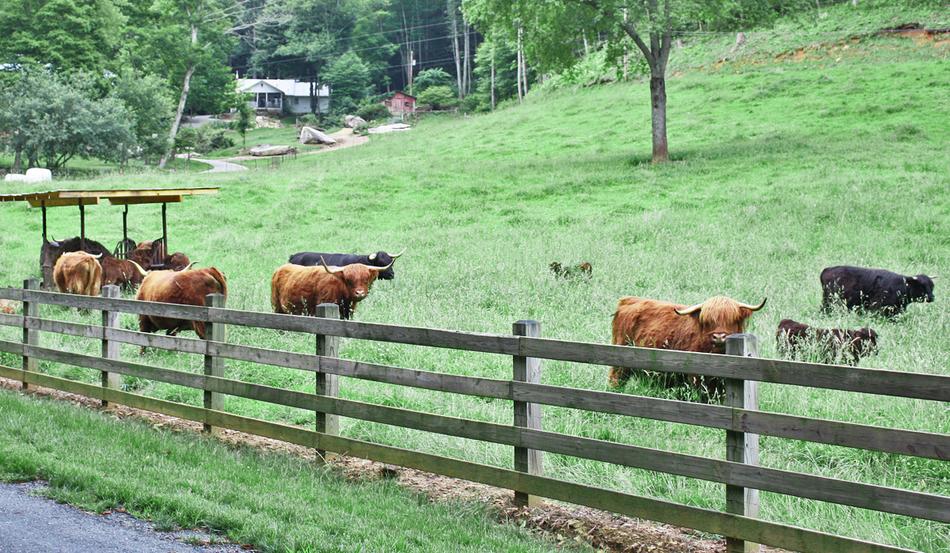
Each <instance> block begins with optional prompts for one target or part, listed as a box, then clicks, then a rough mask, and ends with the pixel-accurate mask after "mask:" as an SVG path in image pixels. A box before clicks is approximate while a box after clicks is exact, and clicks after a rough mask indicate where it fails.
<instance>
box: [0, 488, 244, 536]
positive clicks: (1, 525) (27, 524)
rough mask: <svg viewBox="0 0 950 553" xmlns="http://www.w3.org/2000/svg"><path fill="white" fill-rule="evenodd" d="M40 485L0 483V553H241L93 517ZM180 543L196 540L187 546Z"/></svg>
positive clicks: (121, 517) (128, 519)
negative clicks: (41, 493) (43, 492)
mask: <svg viewBox="0 0 950 553" xmlns="http://www.w3.org/2000/svg"><path fill="white" fill-rule="evenodd" d="M41 487H42V484H40V483H36V482H30V483H26V484H0V553H74V552H75V553H86V552H97V553H129V552H134V553H239V552H242V551H244V550H242V549H241V548H240V547H239V546H237V545H234V544H224V545H222V544H218V545H192V543H201V542H204V543H206V542H207V540H208V538H209V536H208V535H207V534H202V533H198V532H191V531H184V532H158V531H156V530H155V529H154V528H153V527H152V525H151V524H149V523H148V522H144V521H141V520H138V519H136V518H134V517H132V516H129V515H127V514H124V513H112V514H109V515H105V516H100V515H94V514H91V513H86V512H83V511H80V510H79V509H75V508H73V507H70V506H68V505H61V504H59V503H56V502H55V501H51V500H49V499H45V498H43V497H37V496H35V495H32V494H31V493H30V492H31V491H33V490H35V489H37V488H41ZM184 540H197V541H191V543H187V542H186V541H184Z"/></svg>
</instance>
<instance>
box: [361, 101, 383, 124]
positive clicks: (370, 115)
mask: <svg viewBox="0 0 950 553" xmlns="http://www.w3.org/2000/svg"><path fill="white" fill-rule="evenodd" d="M356 115H358V116H360V117H362V118H363V119H365V120H367V121H378V120H380V119H389V117H390V114H389V109H388V108H387V107H386V106H384V105H383V104H381V103H379V102H372V103H365V104H363V105H361V106H360V107H359V109H357V110H356Z"/></svg>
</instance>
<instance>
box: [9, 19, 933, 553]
mask: <svg viewBox="0 0 950 553" xmlns="http://www.w3.org/2000/svg"><path fill="white" fill-rule="evenodd" d="M839 57H840V58H841V59H840V60H839V59H838V58H839ZM770 60H771V61H769V62H768V63H764V62H763V63H741V62H739V63H726V64H723V65H721V66H710V67H707V68H706V69H705V70H703V71H697V72H690V73H686V74H684V75H680V76H677V77H675V78H672V79H671V80H670V82H669V96H670V113H669V119H670V144H671V152H672V156H673V159H674V161H673V162H672V163H669V164H665V165H661V166H656V165H652V164H650V163H649V151H650V147H649V106H648V103H647V98H648V84H647V83H644V82H634V83H628V84H618V85H611V86H604V87H598V88H587V89H577V90H562V91H559V92H554V93H550V94H545V95H536V96H532V97H531V99H530V101H529V102H528V103H526V104H525V105H524V106H520V107H515V108H511V109H507V110H504V111H501V112H497V113H494V114H491V115H485V116H477V117H471V118H467V119H464V120H459V119H449V118H446V119H429V120H427V121H425V122H424V123H423V124H421V125H420V126H419V127H418V128H417V129H414V130H413V131H411V132H409V133H402V134H399V135H390V136H374V137H373V139H372V141H371V142H370V143H369V144H368V145H366V146H362V147H359V148H351V149H348V150H342V151H338V152H333V153H331V154H328V155H320V156H301V157H299V158H298V159H297V161H296V162H293V163H288V164H285V165H284V166H283V167H282V168H281V169H280V170H279V171H268V170H260V171H249V172H247V173H241V174H230V175H200V176H199V175H193V176H191V175H189V176H185V175H179V176H173V177H161V178H157V177H155V178H149V179H147V180H146V179H137V178H135V177H126V178H118V177H116V178H108V179H103V180H100V181H97V182H95V183H89V182H83V183H62V186H75V187H79V186H85V187H88V186H92V185H95V186H112V187H120V186H138V185H220V186H222V188H223V190H222V193H221V195H220V196H219V197H216V198H200V199H195V200H188V201H187V202H186V203H185V204H183V205H173V206H172V207H171V209H170V222H169V225H170V233H171V237H170V244H171V247H172V248H173V249H179V250H183V251H185V252H187V253H188V254H189V255H191V256H192V259H194V260H197V261H199V262H200V263H202V264H204V265H211V264H214V265H216V266H218V267H219V268H221V269H222V270H223V271H224V272H225V273H226V274H227V275H228V277H229V279H230V288H231V290H232V293H231V296H230V298H229V305H230V306H232V307H236V308H243V309H253V310H262V311H264V310H269V282H270V275H271V273H272V271H273V270H274V269H275V268H276V267H277V266H278V265H280V264H281V263H283V262H285V261H286V259H287V257H288V255H289V254H291V253H293V252H296V251H299V250H306V249H314V250H335V251H375V250H377V249H388V250H398V249H401V248H403V247H407V248H409V249H408V253H407V254H406V256H405V257H404V258H402V259H401V260H400V261H399V263H398V266H397V267H396V273H397V276H396V279H395V280H394V281H391V282H379V283H377V284H376V286H375V287H374V289H373V292H372V293H371V294H370V297H369V298H368V299H367V300H366V301H365V302H363V304H361V306H360V308H359V311H358V312H357V319H358V320H364V321H380V322H389V323H398V324H406V325H421V326H432V327H440V328H449V329H464V330H473V331H485V332H510V329H511V323H512V322H513V321H515V320H518V319H524V318H531V319H537V320H539V321H541V324H542V333H543V335H544V336H548V337H558V338H570V339H576V340H588V341H594V342H607V341H608V340H609V335H610V316H611V314H612V313H613V310H614V306H615V305H616V302H617V299H618V298H619V297H621V296H623V295H632V294H635V295H641V296H647V297H655V298H662V299H668V300H674V301H679V302H683V303H694V302H699V301H702V300H703V299H705V298H706V297H708V296H711V295H715V294H726V295H729V296H732V297H735V298H737V299H740V300H741V301H746V302H758V301H759V300H760V299H761V298H762V297H766V296H767V297H768V298H769V303H768V306H767V307H766V308H765V309H764V310H763V311H762V312H760V313H757V314H756V315H755V316H753V318H752V324H751V328H750V329H749V330H750V331H751V332H753V333H755V334H757V335H758V336H759V337H760V340H761V354H762V355H763V356H765V357H775V356H776V355H777V353H776V351H775V346H774V341H773V339H772V336H773V335H774V332H775V327H776V324H777V323H778V321H779V320H780V319H782V318H786V317H789V318H795V319H798V320H801V321H804V322H808V323H812V324H816V325H822V326H832V325H834V326H842V327H858V326H865V325H870V326H872V327H873V328H875V329H876V330H877V331H878V332H879V333H880V336H881V339H880V345H881V353H880V355H878V356H877V357H875V358H871V359H870V360H868V361H865V362H864V363H863V364H864V366H874V367H880V368H887V369H893V370H901V371H916V372H925V373H938V374H950V366H948V359H950V342H948V341H947V340H946V336H947V335H948V333H950V296H948V294H947V292H946V285H945V283H944V282H943V280H942V279H940V280H938V281H937V290H936V297H937V300H936V302H935V303H933V304H926V305H923V304H917V305H914V306H912V307H911V308H910V309H909V310H908V313H907V314H906V315H905V316H903V317H901V318H899V319H898V320H895V321H887V320H880V319H876V318H869V317H865V316H860V315H856V314H851V313H844V312H837V313H833V314H830V315H825V314H822V313H820V312H819V301H820V291H819V286H818V274H819V272H820V271H821V269H822V268H823V267H825V266H829V265H835V264H842V263H848V264H856V265H866V266H874V267H886V268H889V269H892V270H896V271H901V272H905V273H910V274H916V273H920V272H924V273H929V274H936V275H939V276H944V277H945V276H946V275H950V177H948V175H950V157H948V155H947V152H948V146H950V140H948V134H947V129H946V122H947V121H948V118H950V101H948V100H950V97H948V94H947V90H948V85H950V82H948V77H947V76H948V75H950V60H948V47H947V45H946V44H942V45H941V44H935V43H931V42H926V43H918V42H915V41H913V40H909V39H906V38H900V37H878V38H869V39H866V40H864V41H862V42H858V43H855V44H853V45H852V46H851V47H850V48H849V54H848V55H847V56H837V55H833V53H822V52H820V51H819V52H818V53H817V54H816V55H815V56H806V57H803V58H801V59H799V58H796V57H794V56H790V57H787V58H782V59H778V60H776V59H772V58H770ZM0 209H2V210H3V223H2V225H3V230H4V232H2V233H0V252H3V254H2V255H3V263H2V264H0V283H4V284H16V283H19V282H21V281H22V279H23V278H24V277H26V276H30V275H35V274H37V272H38V267H37V254H38V251H39V245H40V244H39V233H40V220H39V214H38V213H37V212H35V211H34V212H30V211H29V210H27V209H26V208H24V207H22V206H11V205H3V206H0ZM132 213H133V214H134V215H133V216H132V217H131V219H132V220H131V233H132V235H133V236H134V237H136V238H138V239H146V238H152V237H155V236H158V235H159V234H160V225H159V221H160V219H159V217H158V209H157V208H154V207H137V206H134V207H133V209H132ZM87 215H88V221H87V232H88V235H89V236H91V237H93V238H96V239H100V240H102V241H105V242H109V243H114V242H115V241H116V240H118V238H119V236H120V229H121V226H120V225H121V218H120V212H119V210H118V209H114V208H110V207H107V206H99V207H95V208H90V209H88V211H87ZM77 226H78V224H77V214H76V213H75V212H74V210H68V211H64V210H54V211H53V219H52V223H51V229H52V232H53V234H54V235H56V236H66V235H73V234H76V231H77ZM555 260H559V261H562V262H571V261H580V260H587V261H590V262H591V263H592V264H593V266H594V273H593V278H592V279H591V280H590V281H589V282H588V281H582V282H564V281H555V280H554V279H553V278H552V275H551V273H550V272H549V271H548V269H547V266H548V264H549V263H550V262H551V261H555ZM48 314H49V315H50V316H54V317H57V318H82V316H81V315H77V314H75V313H70V312H66V311H63V310H54V309H50V311H49V312H48ZM85 318H86V319H87V320H89V321H93V320H95V317H94V316H93V315H87V316H85ZM123 324H124V325H125V326H127V327H129V328H133V327H134V326H135V321H134V319H133V318H131V317H129V318H127V319H124V320H123ZM3 335H4V336H7V335H8V336H10V337H12V338H15V337H16V333H15V332H13V331H12V329H7V330H4V331H3ZM231 339H232V340H235V341H239V342H242V343H248V344H253V345H265V346H268V347H274V348H284V349H293V350H297V351H312V347H313V346H312V340H309V339H307V338H306V337H302V336H291V335H289V334H278V333H275V332H263V331H249V330H246V329H232V330H231ZM44 340H45V341H46V343H48V344H65V345H68V346H69V347H70V348H74V349H76V350H78V351H87V352H97V351H98V349H97V348H98V344H91V343H90V344H85V343H82V342H79V341H78V340H73V339H66V338H59V337H53V336H48V337H44ZM342 352H343V353H342V354H343V356H345V357H347V358H353V359H362V360H368V361H374V362H380V363H388V364H393V365H399V366H404V367H413V368H420V369H425V370H434V371H442V372H449V373H454V374H468V375H480V376H486V377H493V378H507V377H509V376H510V371H511V369H510V360H507V359H505V358H500V357H492V356H487V355H477V354H461V353H457V352H450V351H442V350H429V349H424V348H418V347H411V346H399V345H392V344H372V343H362V342H354V341H346V342H344V345H343V349H342ZM123 355H125V356H127V357H128V358H130V359H137V355H136V352H135V351H133V348H128V349H127V350H124V352H123ZM11 362H12V361H11ZM145 362H148V363H155V364H162V365H168V366H172V367H176V368H182V369H189V370H195V371H198V370H200V368H201V360H200V359H193V358H189V357H187V356H184V355H182V356H175V355H171V354H166V353H160V352H150V353H148V354H147V356H146V358H145ZM228 367H229V375H231V376H233V377H238V378H242V379H246V380H249V381H255V382H263V383H267V384H271V385H279V386H286V387H289V388H293V389H299V390H311V389H312V386H313V381H312V376H308V375H306V374H298V373H296V372H294V371H289V370H287V371H284V370H278V369H271V368H264V367H260V366H256V365H251V364H245V363H229V365H228ZM46 368H47V370H49V371H50V372H54V373H57V374H67V375H69V376H71V377H75V378H82V379H86V380H90V381H92V380H94V379H95V378H97V376H96V375H94V374H93V373H92V372H91V371H83V370H80V369H71V368H64V367H53V366H51V367H46ZM543 382H545V383H550V384H558V385H570V386H576V387H583V388H592V389H605V388H606V368H604V367H596V366H584V365H578V364H571V363H553V362H551V363H545V364H544V367H543ZM127 384H128V386H129V387H130V388H134V389H138V390H139V391H141V392H144V393H148V394H153V395H156V396H160V397H163V398H169V399H175V400H179V401H187V402H191V403H198V402H200V396H199V395H198V394H197V393H195V392H193V391H190V390H184V389H180V388H176V387H173V386H166V385H157V384H151V383H148V382H145V381H132V380H129V381H127ZM341 390H342V395H343V396H344V397H347V398H353V399H360V400H366V401H374V402H381V403H385V404H387V405H395V406H401V407H408V408H413V409H420V410H425V411H431V412H438V413H443V414H450V415H457V416H465V417H470V418H476V419H481V420H490V421H498V422H504V423H508V422H510V419H511V411H510V409H511V407H510V404H509V403H507V402H502V401H487V400H475V399H470V398H463V397H455V396H452V395H449V394H445V395H439V394H434V393H432V392H428V391H418V390H406V389H400V388H395V387H391V386H385V385H379V384H373V383H366V382H360V381H355V380H350V379H344V380H343V382H342V384H341ZM627 390H628V391H629V392H632V393H651V394H662V393H663V392H662V391H659V390H655V389H651V388H649V385H648V384H646V383H641V382H632V383H631V384H630V385H628V388H627ZM761 393H762V399H761V406H762V408H763V409H765V410H768V411H778V412H786V413H794V414H808V415H809V416H815V417H824V418H831V419H838V420H845V421H854V422H862V423H870V424H876V425H882V426H892V427H899V428H913V429H918V430H926V431H932V432H942V433H950V418H948V417H947V411H946V406H944V405H938V404H935V403H934V402H926V401H911V400H900V399H893V398H885V397H871V396H864V395H860V394H846V393H838V392H832V391H820V390H810V389H801V388H796V387H790V386H778V385H763V386H762V390H761ZM226 406H227V409H228V410H231V411H236V412H241V413H245V414H250V415H253V416H260V417H266V418H271V419H277V420H283V421H289V422H293V423H300V424H304V423H308V422H309V421H310V420H312V414H310V413H306V412H303V411H297V410H293V409H284V408H278V407H270V406H264V405H260V404H257V403H255V402H251V401H246V400H241V399H230V400H229V401H228V402H227V403H226ZM544 417H545V419H544V424H545V428H547V429H550V430H557V431H563V432H572V433H576V434H579V435H584V436H591V437H595V438H599V439H606V440H616V441H621V442H625V443H632V444H638V445H644V446H649V447H657V448H661V449H668V450H674V451H681V452H688V453H694V454H703V455H707V456H713V457H718V456H721V455H723V452H724V437H723V435H722V433H721V432H716V431H713V430H706V429H699V428H689V427H685V426H682V425H675V424H663V423H657V422H653V421H641V420H632V419H622V418H619V417H612V416H607V415H593V414H582V413H577V412H574V411H570V410H566V409H554V408H547V409H545V414H544ZM343 432H344V433H345V434H346V435H349V436H354V437H359V438H365V439H369V440H375V441H380V442H385V443H392V444H398V445H400V446H404V447H413V448H419V449H421V450H425V451H433V452H439V453H443V454H450V455H455V456H461V457H464V458H467V459H477V460H480V461H484V462H490V463H496V464H499V465H507V464H508V463H510V462H511V461H510V457H511V455H510V449H509V448H505V447H500V446H499V447H491V446H485V445H481V444H476V443H473V442H470V441H466V440H460V439H454V438H447V437H438V436H432V435H426V434H421V433H418V432H413V431H409V430H403V429H398V428H391V427H385V426H382V425H377V424H370V423H364V422H358V421H352V420H344V422H343ZM762 462H763V464H764V465H766V466H770V467H776V468H785V469H790V470H800V471H806V472H814V473H817V474H822V475H827V476H835V477H842V478H848V479H857V480H861V481H866V482H874V483H883V484H887V485H893V486H898V487H906V488H909V489H914V490H923V491H929V492H934V493H941V494H944V495H948V494H950V467H948V466H947V463H941V462H935V461H934V462H931V461H924V460H917V459H911V458H904V457H900V456H893V455H883V454H873V453H869V452H864V451H857V450H849V449H846V448H836V447H831V446H823V445H817V444H802V443H799V442H795V441H789V440H782V439H775V438H763V439H762ZM545 467H546V470H547V471H549V473H550V474H553V475H556V476H558V477H563V478H568V479H575V480H578V481H584V482H591V483H595V484H600V485H607V486H611V487H615V488H618V489H621V490H625V491H631V492H635V493H641V494H647V495H651V496H657V497H663V498H671V499H674V500H677V501H682V502H686V503H690V504H694V505H701V506H710V507H716V508H721V507H723V503H724V501H723V496H724V494H723V492H722V487H721V486H719V485H713V484H708V483H703V482H696V481H691V480H688V479H683V478H677V477H670V476H665V475H659V474H654V473H650V472H646V471H638V470H632V469H624V468H618V467H612V466H606V465H603V464H601V463H596V462H588V461H579V460H574V459H567V458H562V457H559V456H553V455H550V456H548V457H547V458H546V460H545ZM763 495H764V497H763V509H762V510H763V517H765V518H768V519H772V520H780V521H786V522H791V523H795V524H801V525H805V526H809V527H813V528H818V529H822V530H829V531H834V532H840V533H845V534H848V535H853V536H859V537H862V538H865V539H872V540H880V541H885V542H889V543H895V544H899V545H903V546H908V547H914V548H918V549H922V550H924V551H930V552H937V551H944V550H945V547H946V543H948V540H950V528H948V526H946V525H940V524H931V523H925V522H917V521H910V520H907V519H904V518H902V517H895V516H888V515H882V514H878V513H875V512H871V511H863V510H859V509H851V508H846V507H836V506H831V505H826V504H824V503H820V502H814V501H806V500H798V499H793V498H786V497H782V496H777V495H774V494H763Z"/></svg>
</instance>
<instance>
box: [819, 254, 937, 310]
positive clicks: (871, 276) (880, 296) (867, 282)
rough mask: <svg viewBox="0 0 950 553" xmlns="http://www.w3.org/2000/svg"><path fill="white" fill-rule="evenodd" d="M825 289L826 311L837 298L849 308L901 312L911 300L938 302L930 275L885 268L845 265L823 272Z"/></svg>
mask: <svg viewBox="0 0 950 553" xmlns="http://www.w3.org/2000/svg"><path fill="white" fill-rule="evenodd" d="M821 290H822V308H824V309H825V310H826V311H827V310H828V309H830V308H831V306H832V305H833V304H834V303H835V302H836V301H843V302H844V304H845V306H847V308H848V309H855V308H863V309H866V310H870V311H880V312H882V313H884V314H886V315H897V314H899V313H903V312H904V310H905V309H906V308H907V306H908V305H909V304H910V303H911V302H918V301H920V302H932V301H934V281H933V279H932V278H930V277H928V276H927V275H917V276H904V275H899V274H897V273H892V272H891V271H885V270H884V269H864V268H862V267H849V266H844V265H842V266H838V267H828V268H827V269H825V270H823V271H822V272H821Z"/></svg>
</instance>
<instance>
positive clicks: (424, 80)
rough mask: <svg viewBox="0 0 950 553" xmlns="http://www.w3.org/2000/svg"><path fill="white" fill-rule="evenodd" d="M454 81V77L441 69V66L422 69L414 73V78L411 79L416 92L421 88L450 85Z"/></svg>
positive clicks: (420, 90) (421, 89)
mask: <svg viewBox="0 0 950 553" xmlns="http://www.w3.org/2000/svg"><path fill="white" fill-rule="evenodd" d="M454 82H455V77H453V76H452V75H449V74H448V73H447V72H446V71H445V69H442V68H441V67H433V68H431V69H423V70H422V71H420V72H419V74H418V75H416V78H414V79H413V80H412V84H413V85H414V86H415V87H416V91H418V92H422V91H423V90H425V89H427V88H429V87H433V86H448V87H451V86H452V84H453V83H454Z"/></svg>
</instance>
